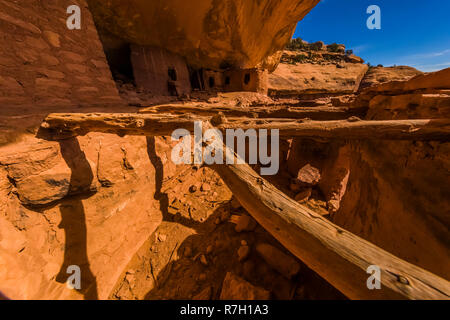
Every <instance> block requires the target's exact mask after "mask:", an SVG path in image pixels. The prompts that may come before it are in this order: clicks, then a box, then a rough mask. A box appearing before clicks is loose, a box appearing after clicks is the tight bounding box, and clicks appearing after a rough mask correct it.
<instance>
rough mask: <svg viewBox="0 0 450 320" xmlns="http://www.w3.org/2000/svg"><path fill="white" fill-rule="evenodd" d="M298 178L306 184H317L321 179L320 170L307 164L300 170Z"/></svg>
mask: <svg viewBox="0 0 450 320" xmlns="http://www.w3.org/2000/svg"><path fill="white" fill-rule="evenodd" d="M297 180H298V181H299V182H300V183H301V184H302V185H304V186H315V185H316V184H318V183H319V181H320V171H319V169H317V168H315V167H313V166H311V165H310V164H307V165H305V166H304V167H303V168H301V169H300V170H299V171H298V174H297Z"/></svg>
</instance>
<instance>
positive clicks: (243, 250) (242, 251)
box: [237, 246, 250, 262]
mask: <svg viewBox="0 0 450 320" xmlns="http://www.w3.org/2000/svg"><path fill="white" fill-rule="evenodd" d="M249 253H250V248H249V246H241V247H240V248H239V250H238V252H237V254H238V259H239V261H240V262H242V261H244V260H245V259H247V258H248V255H249Z"/></svg>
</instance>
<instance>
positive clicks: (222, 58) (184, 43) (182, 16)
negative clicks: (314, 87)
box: [88, 0, 319, 69]
mask: <svg viewBox="0 0 450 320" xmlns="http://www.w3.org/2000/svg"><path fill="white" fill-rule="evenodd" d="M88 2H89V6H90V9H91V10H92V12H93V15H94V19H95V21H96V24H97V25H98V26H99V27H100V30H106V31H107V32H109V33H112V34H114V35H116V36H118V37H119V38H122V39H124V40H126V41H128V42H130V43H136V44H140V45H152V46H157V47H161V48H164V49H167V50H169V51H172V52H174V53H177V54H179V55H181V56H183V57H186V58H187V61H188V63H189V64H191V65H194V66H200V67H209V68H212V69H218V68H221V67H229V66H234V67H240V68H253V67H255V66H256V65H257V64H259V63H260V62H261V61H262V60H263V59H264V58H265V57H267V56H269V55H271V54H273V53H274V52H276V51H278V50H281V49H282V48H283V47H284V46H285V45H286V44H287V43H288V42H289V40H290V38H291V36H292V34H293V32H294V29H295V27H296V24H297V22H298V21H299V20H301V19H302V18H303V17H304V16H305V15H306V14H307V13H308V12H309V11H310V10H311V9H312V8H313V7H314V6H315V5H316V4H317V3H318V2H319V0H301V1H298V0H297V1H295V0H270V1H257V0H249V1H248V0H231V1H219V0H200V1H195V4H194V3H193V2H190V1H184V0H165V1H163V0H157V1H147V0H112V1H100V0H89V1H88ZM101 32H102V31H101Z"/></svg>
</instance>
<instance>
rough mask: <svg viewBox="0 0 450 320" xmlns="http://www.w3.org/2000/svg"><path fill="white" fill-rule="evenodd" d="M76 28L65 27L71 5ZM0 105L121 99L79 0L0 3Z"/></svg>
mask: <svg viewBox="0 0 450 320" xmlns="http://www.w3.org/2000/svg"><path fill="white" fill-rule="evenodd" d="M73 4H76V5H79V6H80V8H81V30H69V29H68V28H67V26H66V20H67V18H68V17H69V14H67V12H66V11H67V8H68V6H70V5H73ZM0 42H1V46H0V107H1V109H3V110H1V111H6V110H5V108H7V107H11V106H17V105H27V106H28V105H56V106H59V105H92V104H111V103H114V104H117V103H120V98H119V96H118V92H117V89H116V87H115V84H114V81H113V80H112V77H111V72H110V70H109V66H108V64H107V62H106V58H105V55H104V52H103V47H102V44H101V42H100V40H99V38H98V34H97V30H96V28H95V25H94V21H93V19H92V16H91V14H90V12H89V10H88V7H87V4H86V2H85V1H84V0H49V1H40V0H27V1H13V0H2V1H1V2H0Z"/></svg>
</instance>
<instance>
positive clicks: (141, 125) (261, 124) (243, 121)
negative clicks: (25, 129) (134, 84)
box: [42, 113, 450, 141]
mask: <svg viewBox="0 0 450 320" xmlns="http://www.w3.org/2000/svg"><path fill="white" fill-rule="evenodd" d="M215 118H219V121H218V122H217V123H215V125H216V127H217V128H219V129H220V130H222V131H225V130H226V129H243V130H247V129H256V130H258V129H268V130H270V129H278V130H279V134H280V136H281V137H286V138H291V137H304V138H321V139H329V140H334V139H384V140H437V141H448V140H449V139H450V120H448V119H436V120H435V119H431V120H430V119H416V120H376V121H373V120H370V121H366V120H360V119H358V118H350V119H348V120H338V121H309V120H306V121H305V120H291V119H255V118H242V117H237V118H225V117H220V116H216V117H213V118H211V117H207V116H195V117H194V116H192V115H170V114H135V113H128V114H127V113H90V114H83V113H68V114H58V113H55V114H50V115H48V116H47V118H46V119H45V122H44V123H43V124H42V128H44V129H47V131H48V132H49V133H50V134H51V135H52V136H53V138H55V139H64V138H67V137H68V136H74V135H85V134H87V133H88V132H91V131H94V132H105V133H115V134H118V135H121V136H123V135H146V136H169V135H171V134H172V132H173V131H174V130H176V129H179V128H184V129H187V130H188V131H190V132H193V131H194V121H203V122H205V121H208V120H210V119H213V120H214V119H215ZM269 133H270V132H269Z"/></svg>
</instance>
